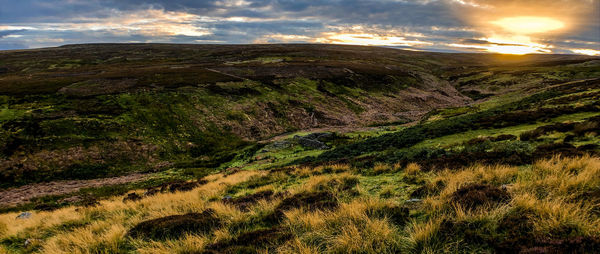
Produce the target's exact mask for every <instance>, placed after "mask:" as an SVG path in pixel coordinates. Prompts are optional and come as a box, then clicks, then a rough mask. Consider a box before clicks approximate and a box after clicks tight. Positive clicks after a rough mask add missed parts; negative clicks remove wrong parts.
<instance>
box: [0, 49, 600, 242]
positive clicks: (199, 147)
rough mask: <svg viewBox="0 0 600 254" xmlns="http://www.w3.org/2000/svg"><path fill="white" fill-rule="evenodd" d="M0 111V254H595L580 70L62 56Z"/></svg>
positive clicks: (374, 55) (521, 59)
mask: <svg viewBox="0 0 600 254" xmlns="http://www.w3.org/2000/svg"><path fill="white" fill-rule="evenodd" d="M0 102H1V103H2V108H1V109H0V152H1V153H0V188H2V189H0V194H1V195H0V196H1V197H0V207H1V208H2V209H1V210H2V212H3V213H2V214H0V251H6V252H9V253H12V252H16V253H19V252H25V253H29V252H42V253H63V252H64V253H129V252H138V253H159V252H164V253H173V252H177V253H245V252H244V251H246V252H250V253H252V252H255V251H258V252H276V253H279V252H281V253H317V252H330V253H347V252H354V253H397V252H409V253H410V252H415V253H417V252H418V253H421V252H457V251H461V252H475V253H481V252H500V253H514V252H525V253H538V252H539V253H545V252H562V251H565V250H572V249H573V248H575V247H573V246H576V248H580V251H579V252H580V253H587V251H588V250H590V249H594V248H598V247H599V246H600V238H598V237H597V236H598V234H600V217H599V215H598V211H597V208H598V205H599V204H600V203H598V202H600V199H599V198H598V197H600V196H599V194H598V190H600V178H599V177H600V174H598V173H600V172H599V171H600V162H599V161H598V160H599V159H598V156H599V155H600V146H599V145H598V144H599V143H600V138H599V136H598V133H599V128H600V104H599V102H600V58H599V57H587V56H576V55H524V56H509V55H495V54H448V53H431V52H414V51H404V50H398V49H393V48H381V47H363V46H340V45H310V44H284V45H174V44H86V45H67V46H62V47H57V48H46V49H35V50H15V51H0ZM26 211H32V212H26ZM357 239H360V240H357ZM536 251H537V252H536ZM544 251H545V252H544Z"/></svg>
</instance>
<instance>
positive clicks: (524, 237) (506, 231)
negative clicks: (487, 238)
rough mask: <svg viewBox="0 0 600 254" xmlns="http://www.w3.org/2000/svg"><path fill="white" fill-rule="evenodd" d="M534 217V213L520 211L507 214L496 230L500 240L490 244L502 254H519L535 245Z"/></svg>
mask: <svg viewBox="0 0 600 254" xmlns="http://www.w3.org/2000/svg"><path fill="white" fill-rule="evenodd" d="M532 216H534V215H533V214H532V212H529V211H522V210H520V209H516V210H513V211H510V212H509V213H508V214H506V215H505V216H504V217H503V218H502V219H501V220H500V221H499V223H498V227H497V228H496V233H497V234H498V235H499V236H498V240H497V241H491V242H490V243H491V245H492V246H493V247H494V249H495V250H496V251H498V252H500V253H518V252H520V250H522V249H524V248H526V247H525V246H531V245H533V243H534V241H535V235H534V234H533V221H532Z"/></svg>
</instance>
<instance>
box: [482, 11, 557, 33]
mask: <svg viewBox="0 0 600 254" xmlns="http://www.w3.org/2000/svg"><path fill="white" fill-rule="evenodd" d="M491 23H492V24H494V25H497V26H499V27H501V28H502V29H504V30H505V31H507V32H510V33H513V34H522V35H524V34H535V33H545V32H549V31H554V30H558V29H561V28H563V27H565V23H563V22H562V21H560V20H556V19H553V18H548V17H533V16H520V17H508V18H502V19H499V20H496V21H492V22H491Z"/></svg>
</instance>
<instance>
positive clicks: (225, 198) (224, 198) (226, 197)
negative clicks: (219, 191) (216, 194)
mask: <svg viewBox="0 0 600 254" xmlns="http://www.w3.org/2000/svg"><path fill="white" fill-rule="evenodd" d="M232 199H233V197H232V196H229V195H227V196H225V197H223V198H222V199H221V200H222V201H224V202H229V201H231V200H232Z"/></svg>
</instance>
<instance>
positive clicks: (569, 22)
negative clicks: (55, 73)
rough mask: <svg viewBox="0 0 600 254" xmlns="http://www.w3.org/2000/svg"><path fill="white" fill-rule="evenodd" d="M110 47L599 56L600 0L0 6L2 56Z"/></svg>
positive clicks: (183, 0) (187, 0) (231, 0)
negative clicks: (322, 47)
mask: <svg viewBox="0 0 600 254" xmlns="http://www.w3.org/2000/svg"><path fill="white" fill-rule="evenodd" d="M112 42H119V43H198V44H206V43H211V44H250V43H335V44H356V45H377V46H390V47H397V48H402V49H408V50H424V51H441V52H494V53H506V54H528V53H555V54H565V53H566V54H586V55H600V0H552V1H547V0H536V1H534V0H201V1H193V0H0V50H8V49H26V48H40V47H50V46H60V45H65V44H78V43H112Z"/></svg>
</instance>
